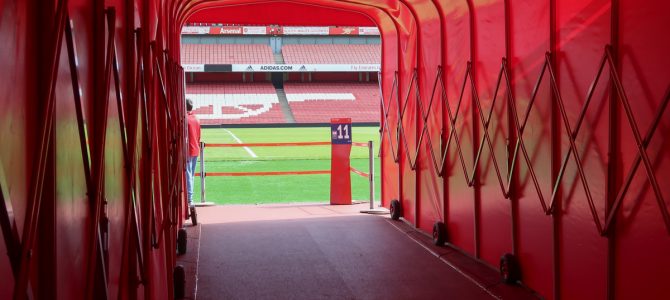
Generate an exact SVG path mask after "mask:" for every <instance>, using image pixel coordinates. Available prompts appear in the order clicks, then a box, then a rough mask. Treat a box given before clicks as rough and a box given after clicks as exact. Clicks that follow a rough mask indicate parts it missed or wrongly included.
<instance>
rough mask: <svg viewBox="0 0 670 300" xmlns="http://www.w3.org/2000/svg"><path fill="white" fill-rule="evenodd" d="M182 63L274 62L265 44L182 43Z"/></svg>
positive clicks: (270, 50)
mask: <svg viewBox="0 0 670 300" xmlns="http://www.w3.org/2000/svg"><path fill="white" fill-rule="evenodd" d="M181 53H182V59H181V63H182V64H274V55H273V54H272V48H270V46H269V45H265V44H182V45H181Z"/></svg>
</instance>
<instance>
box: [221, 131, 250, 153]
mask: <svg viewBox="0 0 670 300" xmlns="http://www.w3.org/2000/svg"><path fill="white" fill-rule="evenodd" d="M224 130H225V131H226V132H227V133H228V134H230V136H232V137H233V138H234V139H235V141H237V143H238V144H243V143H242V140H240V139H239V138H237V136H235V134H234V133H232V132H231V131H230V130H228V129H224ZM244 150H247V153H249V155H251V157H253V158H258V156H257V155H256V153H254V151H251V149H249V147H244Z"/></svg>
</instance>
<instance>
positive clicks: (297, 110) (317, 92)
mask: <svg viewBox="0 0 670 300" xmlns="http://www.w3.org/2000/svg"><path fill="white" fill-rule="evenodd" d="M284 90H285V91H286V97H287V99H288V103H289V106H290V107H291V111H292V112H293V116H294V117H295V120H296V122H298V123H327V122H330V119H331V118H338V117H350V118H351V120H352V121H353V122H377V121H379V85H378V84H377V83H356V82H338V83H315V82H311V83H285V84H284Z"/></svg>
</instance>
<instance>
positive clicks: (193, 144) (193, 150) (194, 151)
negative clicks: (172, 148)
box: [186, 99, 200, 207]
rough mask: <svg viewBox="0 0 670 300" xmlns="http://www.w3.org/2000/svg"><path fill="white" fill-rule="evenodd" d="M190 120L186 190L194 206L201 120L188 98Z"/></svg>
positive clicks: (187, 109) (188, 118)
mask: <svg viewBox="0 0 670 300" xmlns="http://www.w3.org/2000/svg"><path fill="white" fill-rule="evenodd" d="M186 111H187V114H188V116H187V120H188V157H187V158H186V192H187V195H188V204H189V206H190V207H193V177H194V175H195V165H196V163H197V161H198V155H200V120H198V117H196V116H195V114H194V113H193V101H191V99H186Z"/></svg>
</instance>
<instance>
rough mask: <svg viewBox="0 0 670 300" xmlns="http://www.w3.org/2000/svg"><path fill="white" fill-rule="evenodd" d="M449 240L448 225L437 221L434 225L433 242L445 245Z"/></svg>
mask: <svg viewBox="0 0 670 300" xmlns="http://www.w3.org/2000/svg"><path fill="white" fill-rule="evenodd" d="M446 241H447V226H446V225H444V223H442V222H435V224H434V225H433V244H435V245H437V246H444V242H446Z"/></svg>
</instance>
